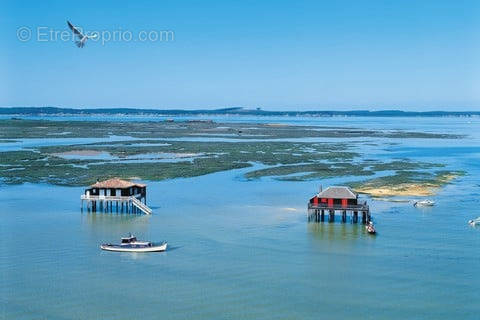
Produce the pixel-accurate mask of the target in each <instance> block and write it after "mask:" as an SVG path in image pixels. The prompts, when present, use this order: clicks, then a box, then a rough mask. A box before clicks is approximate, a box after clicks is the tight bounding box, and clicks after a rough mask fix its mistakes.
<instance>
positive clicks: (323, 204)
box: [308, 202, 369, 211]
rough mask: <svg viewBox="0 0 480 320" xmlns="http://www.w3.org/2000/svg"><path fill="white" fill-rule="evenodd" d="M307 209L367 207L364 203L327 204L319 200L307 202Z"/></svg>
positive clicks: (366, 209)
mask: <svg viewBox="0 0 480 320" xmlns="http://www.w3.org/2000/svg"><path fill="white" fill-rule="evenodd" d="M308 209H320V210H352V211H368V210H369V207H368V205H367V204H366V203H362V204H347V205H341V204H333V205H328V203H322V202H320V203H318V204H314V203H309V204H308Z"/></svg>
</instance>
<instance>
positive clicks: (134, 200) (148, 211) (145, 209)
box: [131, 197, 152, 214]
mask: <svg viewBox="0 0 480 320" xmlns="http://www.w3.org/2000/svg"><path fill="white" fill-rule="evenodd" d="M131 198H132V203H133V204H134V205H135V206H136V207H137V208H138V209H140V210H142V211H143V212H144V213H146V214H151V213H152V209H150V208H149V207H147V205H146V204H143V203H142V202H141V201H139V200H138V199H137V198H134V197H131Z"/></svg>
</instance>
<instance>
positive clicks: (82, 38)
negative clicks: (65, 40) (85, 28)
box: [67, 20, 97, 48]
mask: <svg viewBox="0 0 480 320" xmlns="http://www.w3.org/2000/svg"><path fill="white" fill-rule="evenodd" d="M67 24H68V27H69V28H70V29H71V30H72V31H73V33H74V34H75V35H76V36H77V37H78V40H76V41H75V43H76V44H77V47H79V48H83V47H84V46H85V42H86V41H87V39H89V38H90V39H95V38H96V37H97V34H92V35H90V36H89V35H84V34H83V33H81V32H80V31H79V30H78V29H77V28H76V27H75V26H74V25H73V24H71V23H70V21H68V20H67Z"/></svg>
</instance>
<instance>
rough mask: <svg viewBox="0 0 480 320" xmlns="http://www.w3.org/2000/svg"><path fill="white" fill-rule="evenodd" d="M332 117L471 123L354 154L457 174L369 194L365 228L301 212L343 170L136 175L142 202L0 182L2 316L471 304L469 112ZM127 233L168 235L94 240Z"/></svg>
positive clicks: (479, 167) (283, 315)
mask: <svg viewBox="0 0 480 320" xmlns="http://www.w3.org/2000/svg"><path fill="white" fill-rule="evenodd" d="M289 121H292V120H291V119H290V120H289ZM302 121H303V120H302ZM332 121H333V122H335V123H333V122H332V123H331V125H336V126H337V125H345V126H358V125H360V124H361V122H362V121H363V123H364V124H365V126H370V127H372V128H375V126H376V128H385V129H394V128H404V129H408V130H420V131H428V132H454V133H466V134H469V137H468V138H466V139H463V140H422V139H409V140H398V139H396V140H395V141H393V142H397V143H400V144H399V145H393V146H392V145H387V144H385V145H384V146H380V147H375V148H372V150H371V152H369V154H368V157H369V158H379V159H388V158H396V157H409V158H412V159H421V160H424V161H437V162H442V163H446V164H447V165H448V168H452V169H461V170H465V171H467V172H468V175H467V176H464V177H461V178H459V179H458V180H456V181H455V182H454V183H453V184H451V185H449V186H447V187H445V188H444V189H442V190H441V192H439V194H438V195H436V196H434V197H432V198H433V199H434V200H435V201H436V203H437V205H436V206H435V207H433V208H424V209H415V208H414V207H413V206H412V205H411V203H391V202H384V201H373V200H369V203H370V205H371V208H372V213H373V217H374V220H375V223H376V225H377V229H378V231H379V234H378V235H377V236H376V237H371V236H369V235H367V234H366V233H365V231H364V230H363V228H362V226H361V225H351V224H341V223H334V224H328V223H324V224H315V223H307V221H306V212H305V211H306V210H305V209H306V208H305V207H306V201H307V199H308V198H309V197H310V196H311V195H312V194H313V193H314V192H315V191H316V190H317V188H318V186H319V184H320V183H322V184H324V185H326V184H341V183H342V182H344V181H348V178H337V179H330V180H323V181H308V182H281V181H276V180H272V179H262V180H254V181H247V180H245V179H244V178H243V173H244V172H246V171H247V170H250V169H241V170H235V171H229V172H221V173H216V174H211V175H206V176H202V177H197V178H191V179H177V180H169V181H162V182H149V184H148V199H147V201H148V203H149V205H150V206H151V207H152V208H153V209H154V214H153V215H151V216H145V215H136V216H134V215H126V214H123V215H122V214H91V213H86V212H83V213H82V212H80V200H79V196H80V194H81V193H82V189H81V188H71V187H57V186H50V185H31V184H25V185H20V186H5V185H0V221H1V223H0V234H2V242H1V245H0V277H1V278H0V310H1V312H0V318H2V319H452V318H457V319H478V318H479V310H480V309H479V303H480V276H479V270H480V250H479V248H480V228H472V227H470V226H468V225H467V220H469V219H472V218H474V217H477V216H480V207H479V206H480V179H479V174H480V143H479V141H480V140H479V136H480V130H479V128H480V125H479V124H480V120H476V119H473V120H472V119H463V118H441V119H431V118H423V119H416V118H413V119H411V120H409V122H405V121H403V122H402V121H400V122H397V121H398V120H397V119H395V118H393V119H390V122H386V121H385V119H383V120H382V121H380V120H378V119H373V118H372V119H355V118H349V119H348V120H345V121H344V122H342V119H333V120H332ZM469 121H470V122H469ZM472 121H473V122H472ZM52 140H53V139H50V140H49V141H48V142H49V143H54V141H52ZM377 142H378V141H377ZM383 142H384V143H388V142H392V141H387V140H383ZM29 146H31V144H29ZM128 232H132V233H135V234H136V235H137V236H138V237H139V238H141V239H149V240H155V241H160V240H164V239H165V240H168V242H169V245H170V250H168V251H167V252H165V253H158V254H143V255H142V254H127V253H125V254H123V253H122V254H116V253H111V252H102V251H101V250H99V247H98V246H99V245H100V244H101V243H103V242H117V241H118V240H119V238H120V236H122V235H124V234H126V233H128Z"/></svg>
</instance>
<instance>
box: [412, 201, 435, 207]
mask: <svg viewBox="0 0 480 320" xmlns="http://www.w3.org/2000/svg"><path fill="white" fill-rule="evenodd" d="M434 205H435V201H433V200H421V201H415V203H414V204H413V206H414V207H418V206H424V207H432V206H434Z"/></svg>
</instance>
